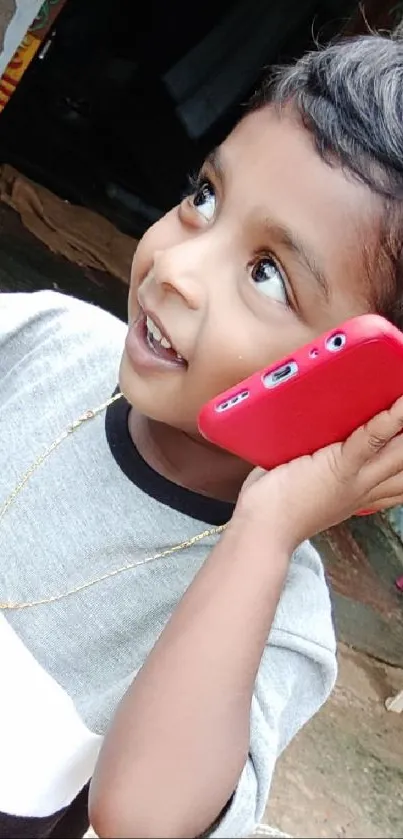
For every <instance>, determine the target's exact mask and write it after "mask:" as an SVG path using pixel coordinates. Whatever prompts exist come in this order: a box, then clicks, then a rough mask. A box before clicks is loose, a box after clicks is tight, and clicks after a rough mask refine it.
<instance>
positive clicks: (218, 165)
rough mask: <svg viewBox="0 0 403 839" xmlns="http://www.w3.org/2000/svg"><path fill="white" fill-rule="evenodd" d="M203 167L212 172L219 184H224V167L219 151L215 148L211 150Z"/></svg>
mask: <svg viewBox="0 0 403 839" xmlns="http://www.w3.org/2000/svg"><path fill="white" fill-rule="evenodd" d="M204 166H208V167H209V168H210V169H211V170H212V172H214V174H215V176H216V178H217V180H218V181H220V183H224V179H225V178H224V167H223V164H222V158H221V154H220V149H219V148H218V147H217V148H215V149H213V150H212V151H211V152H210V153H209V154H208V155H207V157H206V158H205V161H204Z"/></svg>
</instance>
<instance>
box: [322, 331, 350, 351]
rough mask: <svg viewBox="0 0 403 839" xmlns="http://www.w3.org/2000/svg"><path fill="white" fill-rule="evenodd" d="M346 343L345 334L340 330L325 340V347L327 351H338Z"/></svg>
mask: <svg viewBox="0 0 403 839" xmlns="http://www.w3.org/2000/svg"><path fill="white" fill-rule="evenodd" d="M345 343H346V336H345V335H343V333H342V332H337V333H336V335H332V336H331V337H330V338H328V339H327V341H326V349H327V350H329V352H338V351H339V350H341V349H342V348H343V347H344V344H345Z"/></svg>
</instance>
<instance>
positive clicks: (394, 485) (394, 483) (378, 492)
mask: <svg viewBox="0 0 403 839" xmlns="http://www.w3.org/2000/svg"><path fill="white" fill-rule="evenodd" d="M369 497H370V501H369V504H370V506H371V504H373V503H374V504H379V506H381V503H382V504H383V505H385V501H386V500H388V506H389V507H393V506H394V505H396V504H401V503H402V502H403V470H402V469H401V470H400V471H399V472H397V473H395V474H393V475H391V476H390V477H388V478H386V480H383V481H381V483H379V484H377V486H375V487H374V489H373V490H372V492H371V493H370V496H369ZM396 499H399V500H397V501H396Z"/></svg>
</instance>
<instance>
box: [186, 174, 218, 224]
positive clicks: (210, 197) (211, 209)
mask: <svg viewBox="0 0 403 839" xmlns="http://www.w3.org/2000/svg"><path fill="white" fill-rule="evenodd" d="M191 202H192V204H193V206H194V208H195V209H196V210H197V212H198V213H200V215H201V216H203V218H204V219H206V221H211V220H212V219H213V218H214V213H215V210H216V195H215V191H214V187H213V185H212V183H210V181H209V180H208V179H207V178H203V180H199V181H198V183H197V184H196V186H195V191H194V193H193V195H192V196H191Z"/></svg>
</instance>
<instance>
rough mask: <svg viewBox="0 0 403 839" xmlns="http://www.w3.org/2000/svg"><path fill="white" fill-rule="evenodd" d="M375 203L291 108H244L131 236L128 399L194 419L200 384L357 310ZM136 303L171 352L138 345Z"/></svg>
mask: <svg viewBox="0 0 403 839" xmlns="http://www.w3.org/2000/svg"><path fill="white" fill-rule="evenodd" d="M376 214H377V205H376V199H375V198H373V197H372V196H371V194H370V193H369V191H368V190H367V189H366V188H365V187H364V186H361V185H360V184H359V183H357V182H355V181H354V180H353V179H350V178H348V177H346V176H345V175H344V174H343V172H342V170H341V169H340V168H338V167H335V168H332V167H330V166H329V165H327V164H325V163H324V162H323V161H322V160H321V159H320V157H319V155H318V154H317V152H316V151H315V149H314V146H313V143H312V140H311V138H310V136H309V134H308V133H307V132H306V131H305V130H304V129H302V128H300V127H299V125H298V124H297V122H296V121H294V119H293V118H292V117H291V116H290V115H288V116H283V117H281V118H279V117H278V115H277V114H276V113H275V112H273V110H272V109H271V108H265V109H263V110H261V111H258V112H256V113H253V114H250V115H248V116H247V117H246V118H245V119H244V120H243V122H241V123H240V124H239V125H238V126H237V128H236V129H235V130H234V131H233V133H232V134H231V135H230V136H229V138H228V139H227V140H226V141H225V142H224V143H223V145H222V146H221V147H220V148H219V150H218V153H216V154H215V155H214V156H213V157H212V159H211V160H207V161H206V164H205V165H204V167H203V169H202V172H201V175H200V178H199V185H198V186H197V187H196V188H195V191H194V193H193V195H192V196H191V197H189V198H185V199H184V200H183V201H182V203H181V204H180V205H179V206H178V207H175V208H174V209H173V210H171V211H170V212H169V213H168V214H167V215H166V216H165V217H164V218H162V219H161V220H160V221H159V222H157V224H155V225H154V226H153V227H151V228H150V229H149V230H148V231H147V233H146V234H145V236H144V237H143V239H142V240H141V242H140V244H139V246H138V249H137V253H136V256H135V259H134V263H133V269H132V278H131V287H130V297H129V324H130V328H129V333H128V338H127V342H126V349H125V352H124V354H123V358H122V363H121V371H120V384H121V388H122V390H123V392H124V393H125V395H126V396H127V398H128V400H129V401H130V402H131V403H132V404H133V405H135V406H136V408H137V409H138V410H139V411H140V412H141V413H142V414H145V415H146V416H148V417H152V418H154V419H156V420H158V421H160V422H163V423H166V424H168V425H171V426H174V427H178V428H182V429H183V430H185V431H187V432H190V433H192V432H194V431H195V430H196V427H197V415H198V412H199V410H200V408H201V406H202V405H203V404H204V403H205V402H206V401H208V400H209V399H210V398H212V397H213V396H215V395H217V394H218V393H220V392H221V391H222V390H225V389H226V388H228V387H230V386H232V385H234V384H236V383H238V382H239V381H240V380H241V379H243V378H244V377H246V376H248V375H249V374H251V373H253V372H255V371H257V370H259V369H260V368H262V367H264V366H265V365H267V364H269V363H271V362H273V361H276V360H277V359H280V358H281V357H282V356H284V355H286V354H288V353H290V352H292V351H293V350H295V349H296V348H297V347H299V346H301V345H302V344H304V343H306V342H307V341H309V340H312V339H313V338H314V337H316V336H317V335H319V334H320V333H321V332H323V331H324V330H326V329H329V328H332V327H333V326H335V325H337V323H339V322H341V321H343V320H345V319H346V318H348V317H352V316H354V315H357V314H360V313H363V312H365V311H368V310H369V309H370V306H369V304H368V302H367V296H368V283H369V281H368V276H367V274H366V270H365V266H366V264H368V262H366V259H365V254H366V256H367V261H368V258H369V256H370V255H371V252H373V250H374V248H375V241H374V239H375V234H374V231H375V219H376ZM144 312H145V313H148V314H149V316H150V317H151V318H152V320H153V321H154V322H155V323H156V324H157V325H158V326H159V328H160V330H161V333H162V334H164V333H165V334H166V335H167V336H169V340H170V342H171V344H172V346H173V347H174V348H175V350H176V351H177V353H179V354H180V356H182V359H179V358H178V357H177V356H176V355H174V353H173V352H172V351H171V352H170V353H167V351H166V349H165V350H164V349H163V348H162V347H161V346H158V344H157V343H155V349H152V348H151V347H150V346H149V343H148V340H147V335H146V327H145V322H144ZM157 338H158V333H157ZM150 340H152V339H150Z"/></svg>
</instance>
